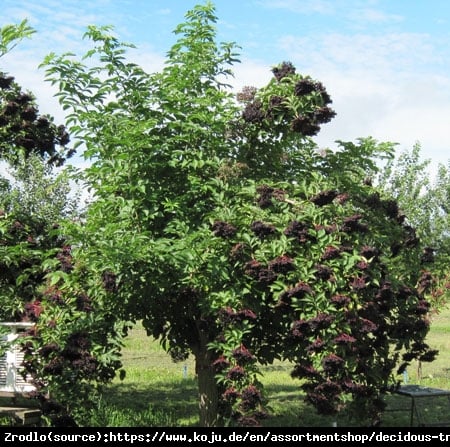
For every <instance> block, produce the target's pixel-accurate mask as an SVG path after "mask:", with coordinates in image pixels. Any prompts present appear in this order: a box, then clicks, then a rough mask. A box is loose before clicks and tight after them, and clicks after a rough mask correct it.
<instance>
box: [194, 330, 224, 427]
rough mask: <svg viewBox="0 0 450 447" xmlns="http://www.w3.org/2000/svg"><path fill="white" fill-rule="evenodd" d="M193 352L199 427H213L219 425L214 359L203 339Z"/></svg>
mask: <svg viewBox="0 0 450 447" xmlns="http://www.w3.org/2000/svg"><path fill="white" fill-rule="evenodd" d="M200 338H203V337H200ZM205 338H206V337H205ZM195 351H196V352H195V353H194V355H195V370H196V373H197V380H198V394H199V411H200V426H202V427H214V426H217V425H219V418H218V403H219V390H218V387H217V383H216V379H215V378H214V376H215V374H216V372H215V370H214V367H213V366H212V362H213V361H214V359H213V356H212V354H211V352H210V351H209V350H208V347H207V341H206V340H204V339H202V340H200V344H199V346H198V349H196V350H195Z"/></svg>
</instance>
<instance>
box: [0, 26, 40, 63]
mask: <svg viewBox="0 0 450 447" xmlns="http://www.w3.org/2000/svg"><path fill="white" fill-rule="evenodd" d="M34 33H35V30H34V29H33V28H31V27H30V26H29V25H28V20H26V19H25V20H22V22H20V23H19V24H18V25H14V24H13V25H5V26H3V27H2V28H1V29H0V57H2V56H4V55H5V54H7V53H9V52H10V51H11V50H12V49H13V48H14V47H15V46H16V45H18V44H19V42H20V41H21V40H23V39H26V38H30V37H31V36H32V35H33V34H34Z"/></svg>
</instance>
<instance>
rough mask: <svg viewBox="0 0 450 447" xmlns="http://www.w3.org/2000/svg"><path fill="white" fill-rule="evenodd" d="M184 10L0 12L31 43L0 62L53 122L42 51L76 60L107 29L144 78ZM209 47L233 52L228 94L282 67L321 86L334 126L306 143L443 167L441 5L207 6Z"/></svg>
mask: <svg viewBox="0 0 450 447" xmlns="http://www.w3.org/2000/svg"><path fill="white" fill-rule="evenodd" d="M196 3H202V1H200V0H198V1H193V0H192V1H191V0H96V1H92V0H2V1H1V4H2V14H1V17H0V26H3V25H5V24H9V23H18V22H19V21H20V20H22V19H24V18H28V19H29V23H30V25H31V26H32V27H33V28H35V29H36V31H37V34H36V35H34V36H33V38H32V40H28V41H24V42H23V43H21V44H20V46H19V47H17V48H16V49H15V50H14V51H13V52H12V53H11V54H9V55H7V56H6V57H4V58H2V59H0V69H1V70H3V71H8V72H9V73H11V74H12V75H14V76H16V78H17V80H18V81H19V82H21V83H22V85H23V86H24V87H26V88H28V89H30V90H32V91H33V92H34V93H35V94H36V95H37V96H38V100H39V105H40V109H41V112H43V113H51V114H53V115H54V116H56V117H57V118H60V117H61V118H62V116H63V115H62V112H61V111H60V110H59V107H58V104H57V102H56V100H55V99H54V98H53V94H54V93H55V92H54V91H53V90H52V89H51V87H50V85H48V84H47V83H44V73H43V70H38V69H37V66H38V64H39V63H40V62H41V61H42V59H43V57H44V56H45V55H46V54H47V53H48V52H50V51H54V52H57V53H61V52H66V51H71V52H75V53H77V54H82V52H83V50H84V49H85V45H86V42H84V41H82V39H81V37H82V35H83V33H84V31H85V29H86V26H87V25H90V24H95V25H107V24H108V25H113V26H114V27H115V31H116V34H117V35H118V36H119V37H120V38H121V39H122V40H124V41H128V42H132V43H134V44H135V45H137V47H138V49H137V50H136V51H133V53H132V54H130V57H131V58H133V60H135V61H137V62H139V63H140V64H141V65H142V66H143V67H144V68H145V69H146V70H148V71H150V72H152V71H156V70H159V69H160V68H161V66H162V64H163V61H164V58H165V54H166V52H167V51H168V50H169V48H170V46H171V45H172V44H173V43H174V41H175V36H174V35H173V33H172V31H173V29H174V28H175V27H176V25H177V24H179V23H181V22H183V21H184V14H185V12H186V11H187V10H189V9H191V8H192V7H193V6H194V5H195V4H196ZM214 4H215V5H216V14H217V16H218V18H219V21H218V23H217V31H218V39H219V40H220V41H235V42H236V43H237V44H239V45H240V46H241V47H242V48H241V50H240V53H241V61H242V62H241V64H238V65H236V66H235V68H234V71H235V81H234V84H235V87H236V89H239V88H240V87H242V86H244V85H255V86H262V85H264V84H265V83H266V82H267V81H268V80H269V79H270V76H271V72H270V69H271V67H272V66H273V65H275V64H277V63H279V62H282V61H291V62H292V63H293V64H294V65H295V66H296V67H297V71H298V72H300V73H303V74H308V75H310V76H312V77H313V78H315V79H317V80H320V81H321V82H322V83H323V84H324V85H325V86H326V88H327V90H328V92H329V93H330V95H331V97H332V98H333V108H334V109H335V111H336V112H337V117H336V118H335V119H334V120H333V121H332V122H331V123H329V124H327V125H325V126H323V128H322V131H321V133H320V134H319V136H318V137H316V141H317V142H318V144H319V145H320V146H328V147H331V148H334V147H335V144H334V141H335V140H338V139H339V140H348V141H354V140H355V139H356V138H358V137H365V136H372V137H374V138H376V139H377V140H379V141H394V142H397V143H399V146H398V151H402V150H405V149H408V150H409V149H411V148H412V146H413V145H414V143H416V142H419V143H420V144H421V146H422V155H423V157H424V158H430V159H432V160H433V163H434V165H435V164H436V163H444V164H447V161H448V160H449V159H450V2H448V1H447V0H365V1H363V0H241V1H235V0H216V1H215V2H214Z"/></svg>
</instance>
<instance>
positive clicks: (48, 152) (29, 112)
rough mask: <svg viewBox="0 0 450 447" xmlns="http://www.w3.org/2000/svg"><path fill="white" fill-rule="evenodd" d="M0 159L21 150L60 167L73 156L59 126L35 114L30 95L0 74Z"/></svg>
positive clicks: (67, 137)
mask: <svg viewBox="0 0 450 447" xmlns="http://www.w3.org/2000/svg"><path fill="white" fill-rule="evenodd" d="M0 136H1V139H0V157H8V158H9V159H11V161H13V159H12V158H11V157H12V156H14V150H12V149H13V148H15V150H16V153H17V152H18V151H23V153H24V154H25V156H28V155H29V154H31V153H35V154H39V155H40V156H42V157H43V158H46V159H48V162H49V163H50V164H54V165H56V166H61V165H62V164H63V163H64V161H65V160H66V159H67V158H69V157H71V156H72V155H73V154H74V150H72V149H67V148H66V146H67V144H68V143H69V141H70V137H69V134H68V132H67V131H66V129H65V127H64V126H63V125H59V126H57V125H55V124H54V123H53V121H52V119H51V118H50V117H49V116H45V115H39V111H38V108H37V106H36V105H35V99H34V97H33V95H31V94H30V93H27V92H23V91H22V90H21V88H20V86H19V85H18V84H17V83H15V82H14V78H13V77H12V76H7V75H6V74H5V73H1V72H0Z"/></svg>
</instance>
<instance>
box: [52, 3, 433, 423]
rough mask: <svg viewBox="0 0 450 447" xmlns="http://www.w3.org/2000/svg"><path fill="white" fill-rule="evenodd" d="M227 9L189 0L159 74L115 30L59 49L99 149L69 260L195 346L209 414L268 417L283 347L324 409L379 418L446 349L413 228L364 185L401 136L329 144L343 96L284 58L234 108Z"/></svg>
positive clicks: (124, 314)
mask: <svg viewBox="0 0 450 447" xmlns="http://www.w3.org/2000/svg"><path fill="white" fill-rule="evenodd" d="M215 22H216V17H215V14H214V7H213V5H212V4H211V3H206V4H205V5H203V6H196V7H195V8H194V9H192V10H191V11H189V12H188V13H187V14H186V22H185V23H183V24H181V25H180V26H178V27H177V28H176V30H175V33H176V34H177V35H179V39H178V41H177V42H176V43H175V45H174V46H173V47H172V48H171V50H170V51H169V52H168V57H167V62H166V65H165V68H164V69H163V70H162V72H161V73H156V74H147V73H145V72H144V71H143V70H142V68H140V67H139V66H138V65H136V64H133V63H131V62H128V61H127V60H126V58H125V51H126V49H127V48H129V47H130V45H124V44H122V43H121V42H119V41H118V40H117V38H115V37H114V36H113V35H112V34H111V28H109V27H104V28H97V27H89V29H88V31H87V33H86V36H87V37H89V38H90V39H91V40H92V41H93V43H94V47H93V48H92V50H90V51H89V52H88V53H87V54H86V55H85V56H84V57H83V59H82V60H85V59H91V60H89V64H88V63H86V64H83V63H82V62H80V61H79V60H77V59H76V58H74V57H73V55H62V56H56V55H55V54H51V55H49V57H48V58H47V59H46V61H45V65H46V67H47V77H48V79H49V80H50V81H51V82H52V83H54V84H56V85H57V86H58V89H59V93H58V96H59V98H60V101H61V103H62V105H63V107H64V108H65V109H66V110H68V111H69V116H68V123H69V124H70V125H71V134H72V135H74V137H75V138H76V139H78V140H79V142H83V143H85V145H86V152H85V156H86V157H87V158H88V159H90V160H91V162H92V165H91V167H90V168H88V169H87V171H86V174H85V177H84V181H85V182H86V184H87V185H88V186H89V188H91V190H92V191H93V194H94V201H93V203H92V205H91V206H90V208H89V210H88V211H87V215H86V222H85V224H83V225H82V226H79V227H77V226H72V227H71V228H66V233H67V234H70V238H72V239H73V241H76V245H75V244H74V249H73V252H72V255H73V256H74V259H76V264H79V265H82V266H86V267H87V268H88V269H89V270H91V271H93V272H97V273H100V272H102V274H103V276H104V277H107V278H108V279H111V278H112V279H113V281H111V282H112V283H113V285H114V287H113V290H114V293H112V294H106V295H100V294H99V296H98V297H95V299H96V300H95V303H96V305H97V306H98V309H104V310H105V309H108V311H110V313H111V314H112V315H114V317H115V318H119V319H122V320H128V319H135V320H136V319H142V320H143V323H144V326H145V327H146V329H147V331H148V333H149V335H152V336H153V337H155V338H157V339H160V340H161V342H162V344H163V346H164V347H165V348H166V350H167V351H168V352H169V353H170V354H172V356H173V357H174V358H175V359H183V358H185V357H186V356H187V355H189V353H192V354H193V355H194V357H195V364H196V373H197V377H198V386H199V406H200V424H201V425H204V426H211V425H215V424H219V423H225V421H227V422H228V423H233V424H234V423H238V424H240V425H250V424H257V423H259V420H260V419H261V418H262V417H264V416H265V415H266V412H265V410H264V403H265V402H264V395H263V393H262V391H261V384H260V383H259V381H258V364H259V363H258V362H271V361H273V360H274V359H276V358H282V359H288V360H290V361H292V362H293V364H294V370H293V376H294V377H299V378H301V379H302V382H301V385H300V386H301V387H302V388H303V389H304V390H305V392H306V395H307V399H308V401H309V402H310V403H312V404H313V405H314V406H315V408H316V409H317V410H319V411H320V412H322V413H333V412H336V411H339V410H341V409H342V408H343V406H344V405H345V404H346V403H347V402H350V403H353V404H356V405H357V408H358V411H359V415H360V416H367V417H368V418H369V419H370V420H371V421H374V420H375V419H376V417H377V416H378V414H379V412H380V411H381V410H382V402H381V395H382V393H383V392H385V391H386V390H387V388H388V385H389V384H390V383H392V381H393V376H395V372H396V371H397V368H400V369H399V372H401V371H402V369H404V368H405V365H407V364H408V363H409V362H410V361H411V360H413V359H414V358H421V359H423V360H431V359H432V358H433V356H434V354H435V352H434V351H432V350H430V349H429V347H428V346H427V345H426V343H424V338H425V335H426V333H427V330H428V323H427V319H426V314H427V312H428V302H427V301H426V299H425V298H424V292H425V290H426V289H427V288H428V286H429V285H430V284H429V283H430V281H429V278H428V276H427V275H425V274H424V271H423V265H422V264H421V253H420V248H419V247H418V239H417V237H416V235H415V232H414V229H413V228H412V227H411V226H409V225H408V224H406V223H405V222H404V220H403V218H402V216H401V215H400V214H399V210H398V206H397V203H396V202H395V201H392V200H385V199H383V198H382V197H381V196H380V195H379V193H378V191H377V190H376V189H374V188H373V187H372V186H370V185H369V184H364V182H363V179H364V177H365V175H366V173H367V171H368V170H369V171H370V170H372V171H373V170H374V169H376V162H377V161H378V160H380V159H381V158H383V157H389V156H391V155H392V152H393V145H392V144H389V143H382V144H380V143H378V142H376V141H374V140H373V139H370V138H369V139H361V140H358V141H357V142H356V143H349V142H341V143H340V150H339V151H337V152H331V151H325V152H322V153H321V152H320V151H318V148H317V146H316V144H315V143H314V141H313V140H312V138H311V137H312V136H314V135H315V134H316V133H317V132H318V131H319V129H320V126H321V125H322V124H325V123H326V122H328V121H329V120H330V119H331V118H332V117H333V116H334V111H333V110H332V109H331V108H330V106H329V105H330V103H331V98H330V96H329V95H328V93H327V92H326V89H325V88H324V86H323V85H322V84H321V83H320V82H318V81H315V80H313V79H312V78H310V77H309V76H303V75H300V74H298V73H296V71H295V68H294V67H293V66H292V64H290V63H287V62H285V63H282V64H280V65H279V66H277V67H275V68H274V70H273V73H274V79H273V80H272V81H271V82H270V83H269V84H268V86H266V87H265V88H262V89H260V90H255V89H251V88H248V89H246V90H245V91H243V92H242V93H241V94H240V95H239V98H238V99H239V100H240V101H241V102H243V104H242V105H240V104H239V103H237V102H236V101H235V98H234V96H233V95H232V94H231V93H230V90H229V89H227V86H226V85H225V82H226V75H229V74H230V71H229V66H230V65H231V64H232V63H234V62H236V55H235V53H234V51H235V49H234V45H233V44H220V45H219V44H217V43H216V35H215V28H214V23H215ZM108 283H110V282H109V281H108Z"/></svg>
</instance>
